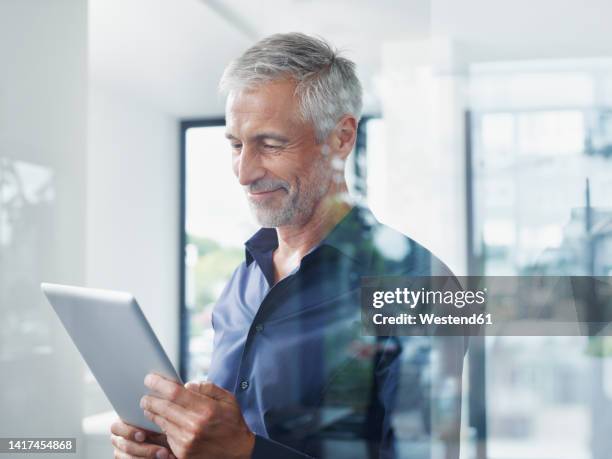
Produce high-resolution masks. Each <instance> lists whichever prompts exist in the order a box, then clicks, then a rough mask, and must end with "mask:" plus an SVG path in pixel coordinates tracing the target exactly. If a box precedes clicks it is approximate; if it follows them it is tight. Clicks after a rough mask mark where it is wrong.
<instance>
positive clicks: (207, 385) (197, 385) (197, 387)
mask: <svg viewBox="0 0 612 459" xmlns="http://www.w3.org/2000/svg"><path fill="white" fill-rule="evenodd" d="M185 389H188V390H192V391H194V392H197V393H198V394H200V395H204V396H206V397H209V398H212V399H215V400H225V399H227V398H232V397H233V395H232V394H231V392H228V391H227V390H225V389H223V388H221V387H219V386H216V385H215V384H213V383H211V382H210V381H202V382H197V381H189V382H187V383H185Z"/></svg>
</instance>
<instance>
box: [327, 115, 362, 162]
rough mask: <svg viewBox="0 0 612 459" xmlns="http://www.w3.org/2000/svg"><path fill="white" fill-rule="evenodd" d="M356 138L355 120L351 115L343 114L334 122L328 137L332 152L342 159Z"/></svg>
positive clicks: (348, 152) (347, 153)
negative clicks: (334, 124)
mask: <svg viewBox="0 0 612 459" xmlns="http://www.w3.org/2000/svg"><path fill="white" fill-rule="evenodd" d="M356 139H357V120H356V119H355V117H354V116H352V115H344V116H343V117H342V118H340V121H339V122H338V123H337V124H336V127H335V128H334V130H333V131H332V132H331V134H330V136H329V138H328V145H329V146H330V147H331V150H332V152H333V153H334V154H335V155H336V156H338V157H339V158H340V159H342V160H344V159H346V157H347V156H348V155H349V154H350V152H351V151H352V150H353V146H354V145H355V140H356Z"/></svg>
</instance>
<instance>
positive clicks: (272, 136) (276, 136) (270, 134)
mask: <svg viewBox="0 0 612 459" xmlns="http://www.w3.org/2000/svg"><path fill="white" fill-rule="evenodd" d="M225 138H226V139H229V140H239V139H238V138H237V137H234V136H233V135H232V134H230V133H229V132H226V133H225ZM265 139H270V140H277V141H278V142H284V143H287V142H289V139H288V138H287V137H285V136H282V135H280V134H275V133H274V132H262V133H261V134H257V135H255V136H253V137H251V138H250V140H252V141H256V142H257V141H262V140H265Z"/></svg>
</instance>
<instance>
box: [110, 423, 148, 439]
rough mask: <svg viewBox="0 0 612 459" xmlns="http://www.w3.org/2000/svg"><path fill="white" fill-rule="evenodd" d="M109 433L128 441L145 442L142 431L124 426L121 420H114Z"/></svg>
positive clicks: (127, 425) (144, 435)
mask: <svg viewBox="0 0 612 459" xmlns="http://www.w3.org/2000/svg"><path fill="white" fill-rule="evenodd" d="M110 430H111V433H113V434H115V435H119V436H120V437H123V438H127V439H129V440H135V441H138V442H143V441H145V438H146V434H145V432H144V430H142V429H138V428H136V427H134V426H131V425H129V424H126V423H125V422H123V421H122V420H121V419H118V420H116V421H115V422H113V424H112V425H111V429H110Z"/></svg>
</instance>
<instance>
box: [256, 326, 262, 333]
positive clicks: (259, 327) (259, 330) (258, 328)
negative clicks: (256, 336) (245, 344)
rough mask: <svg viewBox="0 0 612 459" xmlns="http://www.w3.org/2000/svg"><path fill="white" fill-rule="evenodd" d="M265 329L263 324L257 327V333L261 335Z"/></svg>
mask: <svg viewBox="0 0 612 459" xmlns="http://www.w3.org/2000/svg"><path fill="white" fill-rule="evenodd" d="M263 329H264V326H263V324H257V325H255V331H256V332H258V333H261V332H262V331H263Z"/></svg>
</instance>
